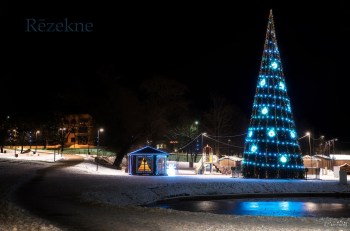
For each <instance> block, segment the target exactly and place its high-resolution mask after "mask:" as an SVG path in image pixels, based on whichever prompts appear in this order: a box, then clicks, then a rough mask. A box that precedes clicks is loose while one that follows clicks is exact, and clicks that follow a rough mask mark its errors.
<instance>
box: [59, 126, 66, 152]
mask: <svg viewBox="0 0 350 231" xmlns="http://www.w3.org/2000/svg"><path fill="white" fill-rule="evenodd" d="M65 130H66V128H60V129H59V131H61V156H62V154H63V146H64V134H63V132H64V131H65Z"/></svg>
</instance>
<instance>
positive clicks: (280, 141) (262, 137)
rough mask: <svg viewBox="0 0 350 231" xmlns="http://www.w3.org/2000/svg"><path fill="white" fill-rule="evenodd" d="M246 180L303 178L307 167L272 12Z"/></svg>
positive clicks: (247, 146) (251, 128)
mask: <svg viewBox="0 0 350 231" xmlns="http://www.w3.org/2000/svg"><path fill="white" fill-rule="evenodd" d="M243 176H244V177H246V178H299V179H301V178H304V165H303V160H302V157H301V151H300V146H299V143H298V138H297V132H296V128H295V123H294V120H293V115H292V109H291V103H290V100H289V97H288V95H287V85H286V82H285V78H284V75H283V70H282V63H281V58H280V53H279V50H278V47H277V40H276V32H275V26H274V22H273V15H272V10H271V11H270V15H269V20H268V25H267V32H266V39H265V45H264V51H263V56H262V61H261V66H260V72H259V77H258V84H257V88H256V93H255V97H254V103H253V110H252V116H251V119H250V124H249V128H248V132H247V136H246V139H245V144H244V160H243Z"/></svg>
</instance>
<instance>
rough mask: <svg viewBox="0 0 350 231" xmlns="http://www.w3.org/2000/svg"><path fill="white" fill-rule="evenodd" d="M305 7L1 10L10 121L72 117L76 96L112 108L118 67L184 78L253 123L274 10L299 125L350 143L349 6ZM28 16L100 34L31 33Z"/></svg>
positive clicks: (200, 94)
mask: <svg viewBox="0 0 350 231" xmlns="http://www.w3.org/2000/svg"><path fill="white" fill-rule="evenodd" d="M261 2H264V3H261ZM304 2H305V1H283V6H281V5H276V4H274V3H272V2H270V1H247V2H246V3H244V5H242V4H241V3H240V5H238V4H236V3H232V2H230V4H228V3H227V4H220V3H214V2H210V3H207V4H204V3H198V4H196V5H195V4H189V3H181V4H180V3H178V2H173V3H169V2H167V3H161V4H149V3H143V4H142V5H139V4H136V3H134V4H130V5H125V4H119V3H116V2H113V4H114V5H113V4H112V3H108V1H106V2H101V1H98V2H96V3H93V2H89V3H88V2H80V3H78V2H75V3H74V4H72V3H65V2H64V1H59V2H52V1H50V3H47V1H46V2H36V3H35V4H34V3H25V4H24V3H21V4H19V3H16V2H15V3H11V5H6V3H1V4H3V6H4V7H1V8H2V11H4V12H5V14H3V15H4V16H3V17H4V18H3V20H2V24H3V28H5V29H3V31H7V33H5V42H2V45H3V49H2V51H1V56H2V60H3V61H2V65H3V68H2V71H1V75H2V77H1V79H2V84H1V89H2V96H3V100H2V102H3V105H4V106H5V107H4V108H6V109H2V110H1V114H11V113H12V114H16V113H20V112H22V113H23V112H27V111H30V114H31V115H33V116H34V115H36V114H40V113H44V112H45V110H46V109H47V108H50V107H52V105H55V106H57V107H62V109H63V110H69V109H70V108H69V107H68V106H67V107H65V105H61V104H60V102H59V101H60V100H59V99H60V97H62V94H65V93H64V92H67V91H72V89H75V90H76V92H77V93H79V94H94V95H96V99H95V100H94V101H92V102H86V103H85V104H83V106H82V107H83V109H85V107H87V106H88V105H89V104H90V105H91V104H96V103H97V102H98V101H99V100H103V99H100V98H98V96H99V95H100V94H99V91H103V90H102V89H98V86H99V85H98V82H99V78H100V76H98V75H97V74H96V70H100V69H101V67H103V66H106V65H107V66H108V65H109V64H111V66H113V69H114V73H115V74H116V75H119V76H121V77H122V78H124V79H126V80H128V81H129V82H130V83H135V84H137V83H138V82H140V81H141V80H142V79H144V78H147V77H150V76H154V75H163V76H168V77H171V78H176V79H179V80H180V81H182V82H184V83H185V84H187V85H188V86H189V88H190V90H191V91H192V92H193V95H194V98H195V100H196V102H197V104H198V105H201V106H203V105H204V106H205V105H206V104H208V102H207V97H206V96H207V95H209V94H210V93H211V92H214V93H218V94H222V95H224V96H225V97H226V98H227V99H228V100H229V101H230V102H232V103H234V104H237V105H238V106H239V107H240V108H241V109H242V110H243V111H244V112H245V113H246V114H247V115H248V116H250V112H251V107H252V103H253V97H254V93H255V87H256V84H257V77H258V72H259V66H260V60H261V56H262V50H263V44H264V39H265V32H266V26H267V19H268V14H269V9H271V8H272V9H273V11H274V19H275V27H276V33H277V41H278V46H279V49H280V53H281V58H282V64H283V69H284V74H285V77H286V82H287V87H288V95H289V97H290V98H291V102H292V105H293V108H292V110H293V112H294V118H295V120H296V125H297V127H298V126H301V127H303V128H308V129H309V130H311V131H313V133H315V137H316V136H319V135H325V136H326V137H327V138H334V137H339V138H344V140H346V137H348V140H349V141H350V135H348V132H349V130H350V123H349V121H348V120H349V117H350V116H349V114H350V112H348V111H350V110H349V106H350V103H349V100H350V96H349V93H348V83H347V81H348V77H349V71H348V66H349V55H350V53H349V52H350V49H349V47H350V42H349V41H350V36H349V34H350V24H349V21H350V19H349V18H350V12H349V10H348V8H346V7H345V5H344V3H343V2H342V1H326V2H324V3H321V2H317V4H312V5H310V6H309V5H305V3H304ZM26 18H39V19H45V20H47V21H54V22H59V21H62V20H63V19H64V18H68V20H70V21H73V22H76V21H78V22H91V23H93V24H94V33H24V30H25V26H24V25H25V19H26ZM52 102H53V103H52Z"/></svg>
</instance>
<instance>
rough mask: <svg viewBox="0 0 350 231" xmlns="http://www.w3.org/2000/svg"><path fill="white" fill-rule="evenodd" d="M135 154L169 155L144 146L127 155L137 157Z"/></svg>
mask: <svg viewBox="0 0 350 231" xmlns="http://www.w3.org/2000/svg"><path fill="white" fill-rule="evenodd" d="M137 154H151V155H159V154H162V155H169V154H168V153H166V152H163V151H161V150H159V149H156V148H152V147H150V146H145V147H143V148H140V149H137V150H135V151H133V152H130V153H129V155H137Z"/></svg>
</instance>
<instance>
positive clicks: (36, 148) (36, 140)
mask: <svg viewBox="0 0 350 231" xmlns="http://www.w3.org/2000/svg"><path fill="white" fill-rule="evenodd" d="M39 133H40V131H39V130H38V131H36V132H35V143H36V146H35V153H36V152H37V150H38V134H39Z"/></svg>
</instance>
